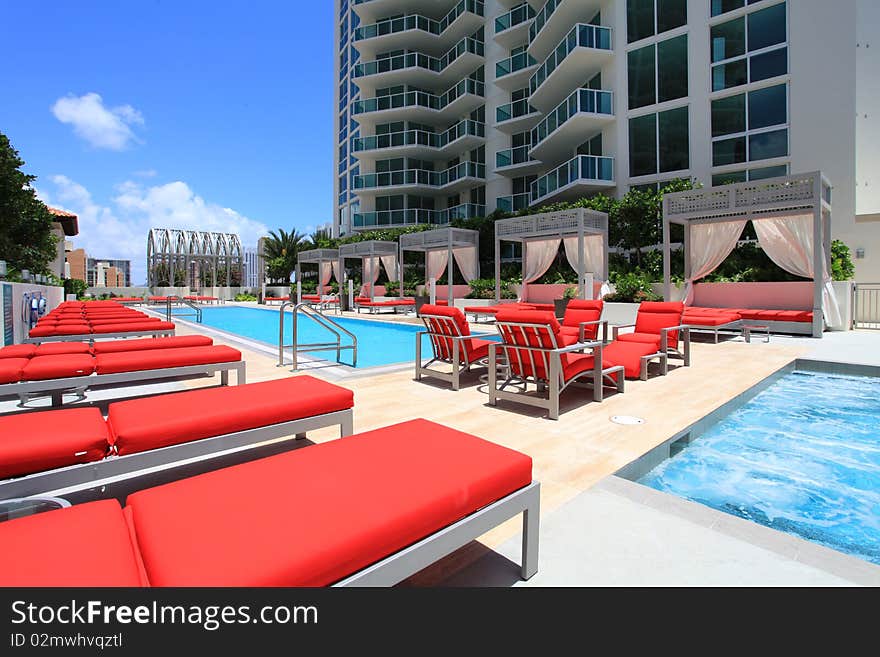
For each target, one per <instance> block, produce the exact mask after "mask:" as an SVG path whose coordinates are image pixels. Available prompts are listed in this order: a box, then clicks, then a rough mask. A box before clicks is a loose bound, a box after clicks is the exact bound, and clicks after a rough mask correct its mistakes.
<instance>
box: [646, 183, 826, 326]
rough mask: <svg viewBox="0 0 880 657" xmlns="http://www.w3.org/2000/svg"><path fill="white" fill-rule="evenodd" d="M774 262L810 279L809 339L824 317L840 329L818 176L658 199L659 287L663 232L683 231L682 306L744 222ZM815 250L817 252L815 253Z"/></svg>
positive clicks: (666, 257) (666, 267)
mask: <svg viewBox="0 0 880 657" xmlns="http://www.w3.org/2000/svg"><path fill="white" fill-rule="evenodd" d="M748 221H752V223H753V225H754V227H755V232H756V233H757V234H758V243H759V244H760V246H761V248H762V249H764V251H765V252H766V253H767V255H768V256H769V257H770V259H771V260H773V262H775V263H776V264H777V265H779V266H780V267H781V268H782V269H784V270H785V271H787V272H790V273H792V274H795V275H797V276H802V277H804V278H811V279H813V282H814V287H813V289H814V291H813V326H812V329H813V336H814V337H821V336H822V329H823V323H822V320H823V313H824V317H825V319H826V320H827V322H828V324H830V325H836V324H837V323H838V322H839V309H838V307H837V299H836V297H835V296H834V291H833V289H832V287H831V275H830V272H831V184H830V183H829V182H828V180H827V179H826V178H825V177H824V176H823V175H822V173H821V172H818V171H816V172H812V173H805V174H800V175H794V176H781V177H779V178H768V179H766V180H757V181H753V182H747V183H737V184H733V185H722V186H719V187H709V188H705V189H694V190H689V191H685V192H676V193H674V194H666V195H665V196H664V197H663V283H664V290H665V295H666V298H667V299H669V298H670V294H671V291H672V288H671V280H670V239H669V225H670V224H672V223H675V224H680V225H682V226H684V267H685V271H684V277H685V283H686V285H687V291H686V294H685V304H686V305H689V304H690V303H691V302H692V300H693V285H694V283H695V282H696V281H698V280H700V279H701V278H704V277H705V276H708V275H709V274H710V273H712V272H713V271H715V269H717V268H718V266H719V265H720V264H721V263H722V262H723V261H724V260H725V259H726V258H727V256H728V255H730V253H731V252H732V251H733V249H734V248H735V247H736V244H737V241H738V240H739V238H740V235H742V232H743V229H744V228H745V225H746V222H748ZM816 244H819V245H821V248H814V245H816Z"/></svg>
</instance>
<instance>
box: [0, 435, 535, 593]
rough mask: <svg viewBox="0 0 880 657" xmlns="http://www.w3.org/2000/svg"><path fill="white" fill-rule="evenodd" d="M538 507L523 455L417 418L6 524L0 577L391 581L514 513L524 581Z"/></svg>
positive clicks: (45, 582) (99, 581) (168, 582)
mask: <svg viewBox="0 0 880 657" xmlns="http://www.w3.org/2000/svg"><path fill="white" fill-rule="evenodd" d="M539 505H540V485H539V484H538V483H537V482H533V480H532V461H531V459H530V458H529V457H528V456H526V455H524V454H521V453H519V452H515V451H513V450H510V449H507V448H505V447H501V446H499V445H495V444H492V443H489V442H487V441H485V440H482V439H480V438H477V437H475V436H471V435H469V434H465V433H462V432H459V431H455V430H453V429H449V428H447V427H444V426H441V425H438V424H435V423H432V422H429V421H427V420H413V421H410V422H405V423H402V424H398V425H393V426H389V427H385V428H382V429H378V430H375V431H370V432H367V433H362V434H359V435H356V436H351V437H347V438H340V439H339V440H332V441H330V442H326V443H322V444H319V445H315V446H311V447H307V448H305V449H298V450H295V451H291V452H285V453H282V454H277V455H274V456H270V457H268V458H264V459H260V460H257V461H252V462H249V463H244V464H239V465H235V466H231V467H227V468H223V469H221V470H217V471H214V472H209V473H206V474H201V475H198V476H195V477H191V478H188V479H182V480H179V481H175V482H173V483H169V484H166V485H162V486H158V487H155V488H149V489H146V490H141V491H139V492H137V493H134V494H132V495H129V496H128V498H127V500H126V504H125V507H124V508H122V507H121V506H120V504H119V503H118V502H117V501H116V500H102V501H96V502H89V503H85V504H81V505H76V506H73V507H70V508H63V509H58V510H54V511H48V512H45V513H39V514H36V515H32V516H27V517H22V518H17V519H15V520H10V521H8V522H2V523H0V544H3V545H4V546H5V547H4V557H5V559H6V560H7V562H8V563H11V564H15V567H14V568H6V569H2V571H0V586H29V587H33V586H327V585H335V586H388V585H393V584H396V583H398V582H400V581H401V580H403V579H405V578H407V577H408V576H410V575H412V574H414V573H416V572H418V571H420V570H422V569H423V568H425V567H426V566H428V565H430V564H432V563H434V562H435V561H437V560H438V559H440V558H442V557H444V556H446V555H447V554H450V553H451V552H453V551H455V550H457V549H458V548H460V547H461V546H463V545H465V544H467V543H468V542H470V541H471V540H473V539H475V538H477V537H479V536H481V535H482V534H484V533H485V532H486V531H488V530H489V529H491V528H493V527H495V526H497V525H500V524H501V523H503V522H505V521H506V520H508V519H510V518H513V517H515V516H517V515H519V514H522V515H523V556H522V570H521V572H522V577H523V578H525V579H527V578H529V577H531V576H532V575H534V573H535V572H536V571H537V568H538V525H539V512H540V511H539ZM59 545H63V549H59Z"/></svg>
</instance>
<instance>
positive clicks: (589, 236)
mask: <svg viewBox="0 0 880 657" xmlns="http://www.w3.org/2000/svg"><path fill="white" fill-rule="evenodd" d="M502 241H508V242H521V243H522V245H523V259H522V263H523V291H525V289H526V286H527V285H528V284H529V283H531V282H533V281H536V280H538V279H539V278H541V276H543V275H544V273H545V272H546V271H547V270H548V269H549V268H550V265H552V264H553V260H554V259H555V258H556V254H557V253H558V252H559V244H560V242H562V244H564V245H565V256H566V258H567V259H568V264H570V265H571V267H572V269H574V270H575V271H576V272H577V275H578V296H579V297H580V298H582V299H586V298H587V289H586V285H585V277H586V275H587V274H590V273H592V274H593V276H594V277H595V278H596V279H598V280H600V281H605V280H607V277H608V215H607V214H605V213H604V212H597V211H595V210H588V209H587V208H572V209H571V210H560V211H558V212H545V213H543V214H533V215H529V216H525V217H511V218H510V219H501V220H500V221H496V222H495V302H496V303H500V302H501V242H502ZM592 296H593V290H592V288H591V289H590V291H589V298H592Z"/></svg>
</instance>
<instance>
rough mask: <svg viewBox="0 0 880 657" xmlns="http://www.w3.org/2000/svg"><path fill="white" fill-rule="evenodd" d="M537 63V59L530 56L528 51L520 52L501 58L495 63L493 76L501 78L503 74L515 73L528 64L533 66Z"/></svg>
mask: <svg viewBox="0 0 880 657" xmlns="http://www.w3.org/2000/svg"><path fill="white" fill-rule="evenodd" d="M537 63H538V60H537V59H535V58H534V57H532V56H531V55H530V54H529V53H527V52H521V53H519V54H518V55H513V56H512V57H508V58H507V59H502V60H501V61H500V62H498V63H496V64H495V78H496V79H498V78H503V77H504V76H505V75H510V74H511V73H516V72H517V71H521V70H523V69H524V68H528V67H529V66H534V65H535V64H537Z"/></svg>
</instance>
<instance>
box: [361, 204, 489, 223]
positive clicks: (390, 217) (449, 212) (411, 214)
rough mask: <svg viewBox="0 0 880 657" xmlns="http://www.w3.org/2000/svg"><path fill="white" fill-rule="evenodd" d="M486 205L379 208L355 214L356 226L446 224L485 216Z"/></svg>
mask: <svg viewBox="0 0 880 657" xmlns="http://www.w3.org/2000/svg"><path fill="white" fill-rule="evenodd" d="M485 216H486V206H485V205H477V204H475V203H464V204H462V205H456V206H455V207H453V208H446V209H444V210H422V209H416V208H410V209H406V210H379V211H377V212H362V213H356V214H355V215H354V227H355V228H374V227H377V226H412V225H415V224H434V225H438V226H444V225H446V224H448V223H449V222H450V221H454V220H461V219H473V218H475V217H485Z"/></svg>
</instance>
